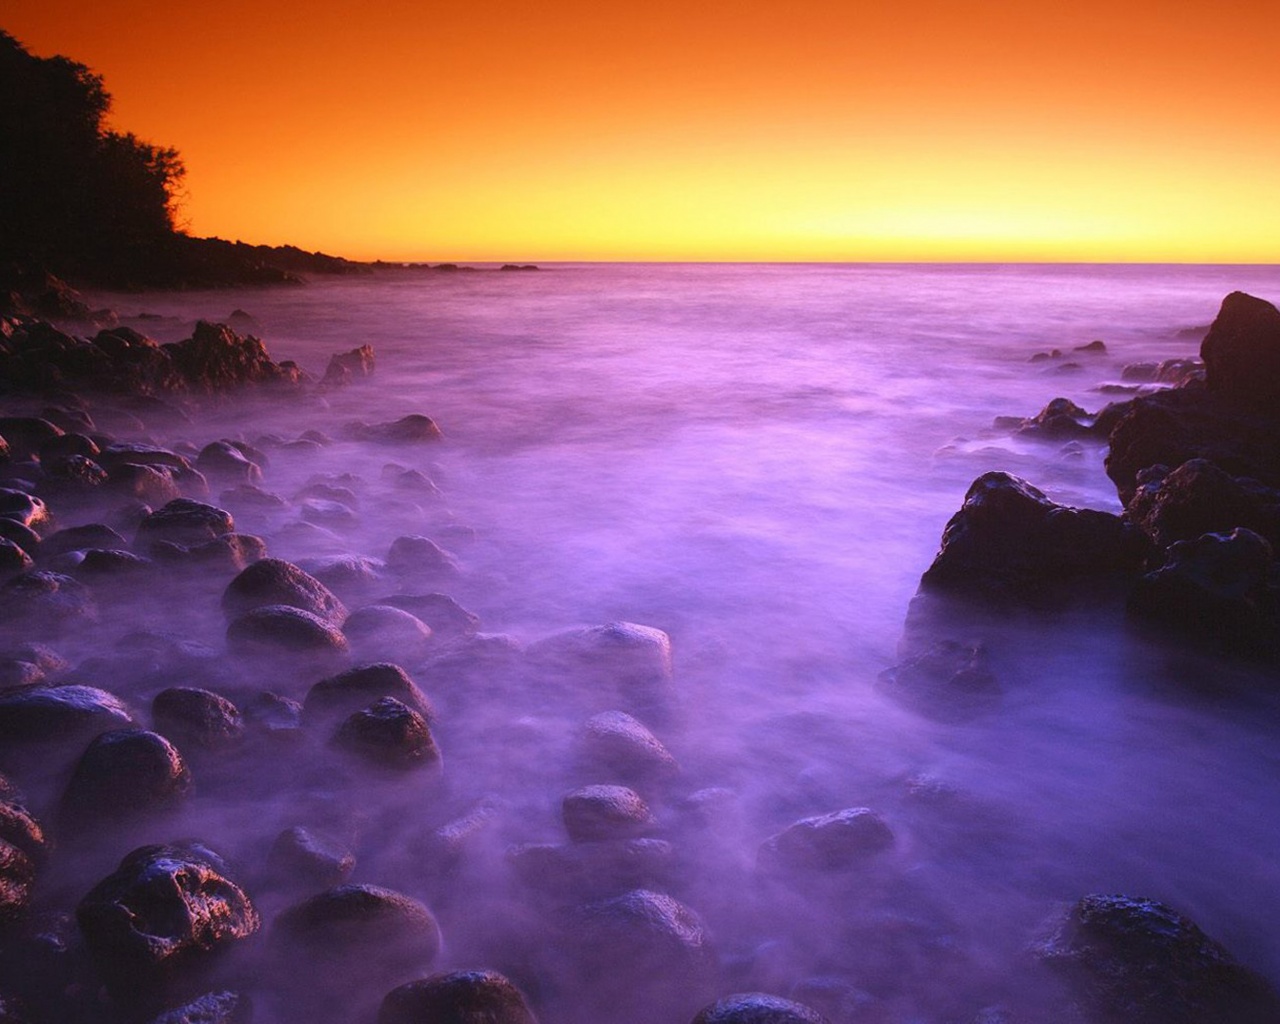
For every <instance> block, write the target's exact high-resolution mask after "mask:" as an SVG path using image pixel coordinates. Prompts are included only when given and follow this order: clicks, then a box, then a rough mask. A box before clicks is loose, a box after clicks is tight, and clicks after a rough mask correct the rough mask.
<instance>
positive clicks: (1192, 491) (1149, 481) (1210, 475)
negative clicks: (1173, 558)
mask: <svg viewBox="0 0 1280 1024" xmlns="http://www.w3.org/2000/svg"><path fill="white" fill-rule="evenodd" d="M1137 482H1138V485H1139V486H1138V488H1137V491H1136V492H1135V494H1134V496H1133V499H1132V500H1131V501H1130V502H1129V506H1128V509H1127V513H1128V518H1129V519H1130V520H1131V521H1132V522H1134V523H1136V524H1137V525H1138V526H1140V527H1142V529H1143V531H1144V532H1145V533H1146V534H1147V536H1148V537H1150V538H1151V539H1152V541H1153V542H1154V543H1155V545H1156V547H1158V548H1167V547H1168V546H1169V545H1170V544H1172V543H1174V542H1175V541H1180V540H1194V539H1195V538H1196V537H1199V536H1200V535H1201V534H1205V533H1229V532H1230V531H1231V530H1232V529H1234V528H1235V527H1237V526H1240V527H1244V528H1246V529H1249V530H1252V531H1253V532H1255V533H1258V534H1260V535H1261V536H1263V537H1265V538H1266V539H1267V540H1268V541H1269V542H1270V543H1271V544H1272V545H1273V546H1274V545H1275V544H1278V543H1280V490H1274V489H1272V488H1269V487H1264V486H1263V485H1262V484H1260V483H1258V482H1257V481H1256V480H1248V479H1238V478H1236V477H1233V476H1230V475H1229V474H1227V473H1226V472H1224V471H1223V470H1221V469H1219V468H1218V467H1217V466H1215V465H1214V464H1213V463H1212V462H1209V461H1208V460H1207V459H1192V460H1190V461H1189V462H1184V463H1183V464H1182V465H1181V466H1179V467H1178V468H1177V469H1175V470H1173V471H1169V469H1168V467H1165V466H1156V467H1151V468H1149V469H1147V470H1144V471H1143V473H1141V474H1139V476H1138V480H1137Z"/></svg>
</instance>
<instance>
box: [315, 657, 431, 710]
mask: <svg viewBox="0 0 1280 1024" xmlns="http://www.w3.org/2000/svg"><path fill="white" fill-rule="evenodd" d="M379 697H394V698H395V699H396V700H398V701H400V702H401V703H403V704H406V705H408V706H409V707H411V708H412V709H413V710H414V711H416V712H417V713H418V714H420V715H422V717H423V718H425V719H426V720H427V721H428V722H430V721H432V720H433V719H434V718H435V709H434V708H432V706H431V701H430V700H428V699H427V695H426V694H425V693H423V692H422V691H421V690H420V689H418V686H417V684H415V683H414V681H413V680H412V679H410V678H409V674H408V673H407V672H405V670H404V669H402V668H401V667H400V666H399V665H392V664H390V663H388V662H378V663H377V664H373V665H360V666H357V667H356V668H351V669H347V671H345V672H339V673H338V674H337V675H335V676H329V677H327V678H325V679H321V680H320V681H319V682H318V683H316V684H315V685H314V686H312V687H311V689H310V690H308V691H307V697H306V700H305V701H304V702H303V710H304V713H305V715H306V720H307V724H308V725H324V724H331V723H333V722H336V721H338V720H339V719H342V718H346V717H347V716H349V715H351V714H352V713H354V712H356V711H359V710H361V709H362V708H366V707H368V706H369V705H370V704H372V703H373V702H374V701H376V700H377V699H378V698H379Z"/></svg>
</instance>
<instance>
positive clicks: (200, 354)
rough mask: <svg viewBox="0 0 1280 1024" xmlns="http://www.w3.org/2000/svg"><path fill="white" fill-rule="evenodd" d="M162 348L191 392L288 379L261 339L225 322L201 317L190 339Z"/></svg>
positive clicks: (222, 389) (223, 389)
mask: <svg viewBox="0 0 1280 1024" xmlns="http://www.w3.org/2000/svg"><path fill="white" fill-rule="evenodd" d="M162 347H163V349H164V350H165V351H166V352H167V353H168V354H169V356H170V358H171V359H172V360H173V365H174V367H175V368H176V369H177V371H178V373H180V374H181V375H182V378H183V380H184V381H185V382H186V385H187V387H189V388H190V389H191V390H193V391H201V392H216V391H227V390H230V389H231V388H236V387H242V386H243V385H246V384H261V383H266V382H268V381H284V380H288V379H289V375H288V374H287V373H286V372H285V371H284V370H283V369H282V368H281V367H280V366H277V365H276V364H275V363H273V362H272V361H271V357H270V356H268V355H267V349H266V346H264V345H263V344H262V342H261V341H259V340H258V339H257V338H255V337H252V336H248V337H241V336H240V335H239V334H237V333H236V332H235V331H233V330H232V329H231V328H230V327H227V326H226V325H225V324H213V323H209V322H208V321H205V320H201V321H199V322H198V323H197V324H196V326H195V331H194V332H193V333H192V335H191V337H190V338H188V339H187V340H185V341H179V342H176V343H173V344H169V345H164V346H162Z"/></svg>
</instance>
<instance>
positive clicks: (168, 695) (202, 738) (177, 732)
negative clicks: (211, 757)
mask: <svg viewBox="0 0 1280 1024" xmlns="http://www.w3.org/2000/svg"><path fill="white" fill-rule="evenodd" d="M151 721H152V724H154V726H155V727H156V729H158V730H159V731H160V732H161V733H163V734H164V735H165V736H167V737H168V738H169V739H171V740H173V742H175V743H176V744H178V746H179V747H180V748H182V749H183V750H187V751H188V752H191V751H205V752H213V751H218V750H226V749H228V748H230V747H234V746H235V745H236V744H237V743H239V742H240V740H241V739H242V738H243V736H244V719H243V718H242V716H241V714H240V710H239V709H238V708H237V707H236V706H235V705H234V704H232V703H231V701H229V700H227V698H226V697H222V696H220V695H219V694H216V693H212V692H210V691H209V690H201V689H197V688H195V687H188V686H172V687H169V689H167V690H161V691H160V692H159V693H157V694H156V696H155V699H154V700H153V701H152V702H151Z"/></svg>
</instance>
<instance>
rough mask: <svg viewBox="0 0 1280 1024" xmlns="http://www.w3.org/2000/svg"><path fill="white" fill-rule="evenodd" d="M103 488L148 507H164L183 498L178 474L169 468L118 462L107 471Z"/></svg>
mask: <svg viewBox="0 0 1280 1024" xmlns="http://www.w3.org/2000/svg"><path fill="white" fill-rule="evenodd" d="M103 486H105V487H108V488H110V489H111V491H112V493H114V494H116V495H119V496H120V497H125V498H133V499H136V500H137V501H142V502H146V504H148V505H163V504H164V503H165V502H169V501H175V500H177V499H178V498H180V497H181V496H182V488H181V487H180V486H179V485H178V479H177V474H176V473H175V472H174V471H173V470H172V469H170V468H169V467H168V466H143V465H140V464H138V463H135V462H118V463H116V464H115V465H113V466H112V467H111V468H110V469H108V470H107V479H106V481H105V483H104V484H103Z"/></svg>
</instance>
